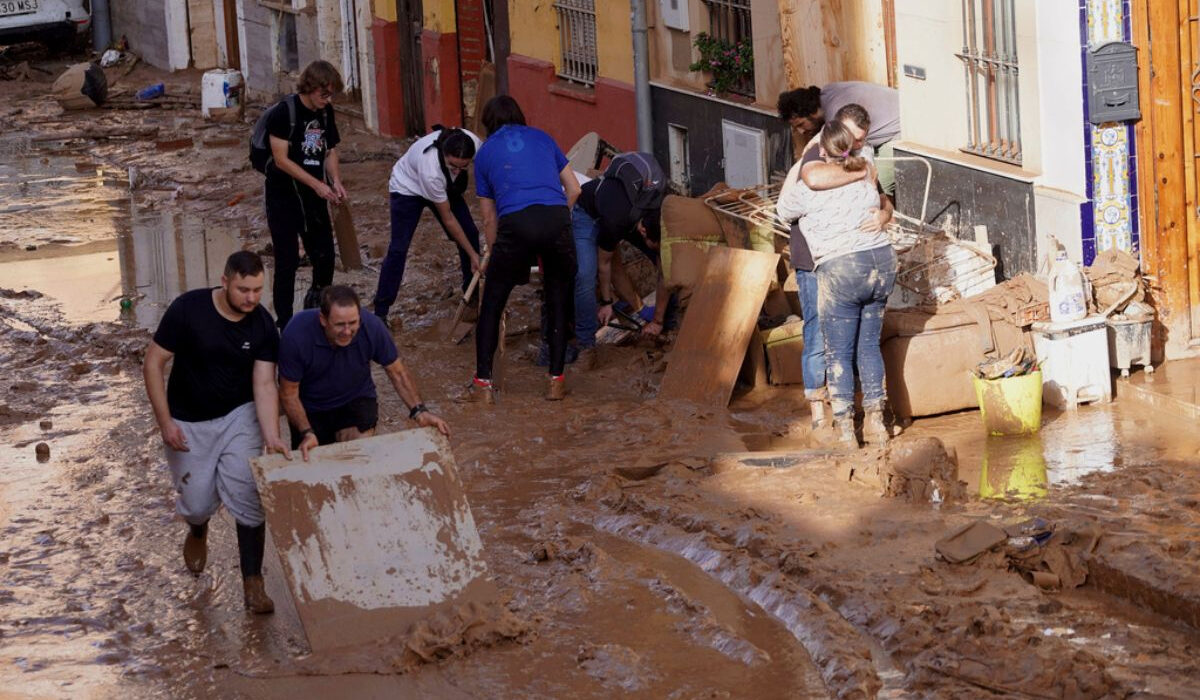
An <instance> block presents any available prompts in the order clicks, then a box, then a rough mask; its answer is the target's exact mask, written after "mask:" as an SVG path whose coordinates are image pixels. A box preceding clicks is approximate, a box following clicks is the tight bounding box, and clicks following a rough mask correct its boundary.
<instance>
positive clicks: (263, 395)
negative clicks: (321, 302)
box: [142, 251, 291, 613]
mask: <svg viewBox="0 0 1200 700" xmlns="http://www.w3.org/2000/svg"><path fill="white" fill-rule="evenodd" d="M263 280H264V273H263V264H262V260H261V259H260V258H259V257H258V255H256V254H254V253H251V252H248V251H240V252H237V253H234V254H233V255H231V256H229V260H228V261H227V262H226V263H225V274H224V275H222V277H221V286H220V287H216V288H213V289H207V288H206V289H195V290H192V291H190V292H186V293H184V294H182V295H180V296H179V297H178V298H177V299H175V301H173V302H171V306H170V307H169V308H168V309H167V311H166V313H165V314H163V317H162V321H160V322H159V324H158V330H156V331H155V333H154V339H153V340H152V341H151V342H150V345H149V347H147V348H146V360H145V363H144V364H143V367H142V375H143V378H144V379H145V381H146V393H147V394H148V395H149V396H150V405H151V406H152V407H153V409H154V418H155V420H156V421H157V422H158V428H159V430H160V431H161V432H162V437H163V443H164V444H165V446H166V455H167V466H168V467H169V469H170V470H171V477H172V479H173V481H174V483H175V490H176V492H177V493H178V498H177V499H176V508H177V510H178V511H179V514H180V515H181V516H183V519H184V520H185V521H187V523H188V526H189V530H188V534H187V536H186V537H185V539H184V543H183V561H184V564H185V565H186V566H187V568H188V570H190V571H191V572H192V573H195V574H199V573H200V572H201V571H203V570H204V565H205V563H206V561H207V558H208V547H207V542H206V538H207V534H208V520H209V518H211V517H212V515H213V513H216V512H217V509H218V508H220V507H221V505H222V504H224V506H225V507H226V508H227V509H228V510H229V512H230V514H231V515H232V516H233V519H234V521H235V522H236V523H237V540H238V555H239V559H240V564H241V570H242V582H243V586H242V592H243V595H244V600H245V603H246V608H247V609H248V610H250V611H251V612H255V613H269V612H273V611H274V610H275V604H274V603H273V602H272V601H271V598H270V597H269V596H267V591H266V588H265V587H264V585H263V577H262V561H263V549H264V546H265V544H266V525H265V524H264V523H263V520H264V516H263V509H262V503H261V502H260V501H259V498H258V488H257V487H256V486H255V483H254V476H253V475H252V474H251V473H250V458H251V457H255V456H258V455H259V454H261V453H262V452H263V450H264V448H265V449H266V450H267V451H270V452H279V453H281V454H283V455H284V456H285V457H288V458H290V457H291V455H290V453H289V452H288V450H287V447H286V446H285V445H284V443H283V441H282V440H281V439H280V437H279V398H278V396H279V395H278V391H277V389H276V386H275V363H276V360H277V358H278V355H279V332H278V331H277V330H276V328H275V322H274V320H273V319H272V318H271V314H270V313H268V312H267V310H266V309H264V308H263V307H262V306H261V305H260V304H259V300H260V299H261V298H262V290H263ZM172 359H174V364H173V365H172V366H171V376H170V380H169V382H168V381H164V380H165V376H166V366H167V363H168V362H169V361H171V360H172Z"/></svg>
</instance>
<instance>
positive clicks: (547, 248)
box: [475, 178, 575, 379]
mask: <svg viewBox="0 0 1200 700" xmlns="http://www.w3.org/2000/svg"><path fill="white" fill-rule="evenodd" d="M481 179H482V178H481ZM534 258H540V259H541V261H542V276H543V277H542V287H543V289H544V290H545V293H546V311H547V315H548V317H549V319H550V327H549V328H548V329H547V331H546V336H547V341H548V343H549V345H550V374H551V376H559V375H561V374H562V373H563V368H564V367H565V366H566V354H567V338H568V337H570V335H571V333H572V332H573V331H572V325H571V319H572V312H573V309H572V307H573V306H574V303H573V299H574V291H575V239H574V238H573V237H572V235H571V212H570V210H569V209H567V208H566V207H565V206H543V205H534V206H531V207H525V208H524V209H521V210H519V211H517V212H516V213H514V214H508V215H505V216H501V217H500V221H499V226H498V229H497V232H496V245H495V247H493V248H492V259H491V262H490V263H488V270H487V272H488V276H487V284H485V285H484V287H483V299H482V303H481V305H480V309H479V322H478V324H477V326H476V329H475V376H476V377H478V378H479V379H491V378H492V361H493V357H494V355H495V354H496V347H497V345H498V344H499V342H500V316H501V315H502V314H503V313H504V307H505V306H506V305H507V304H508V295H509V294H511V293H512V290H513V287H515V286H516V285H518V284H521V283H522V280H524V279H527V277H528V274H529V265H530V263H531V262H532V261H533V260H534Z"/></svg>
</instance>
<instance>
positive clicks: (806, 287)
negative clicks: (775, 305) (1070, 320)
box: [796, 270, 825, 401]
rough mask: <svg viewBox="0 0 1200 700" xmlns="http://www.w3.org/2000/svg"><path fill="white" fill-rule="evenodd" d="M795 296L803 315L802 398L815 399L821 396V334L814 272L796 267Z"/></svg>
mask: <svg viewBox="0 0 1200 700" xmlns="http://www.w3.org/2000/svg"><path fill="white" fill-rule="evenodd" d="M796 295H797V296H799V297H800V313H801V314H803V315H804V354H803V355H801V356H800V367H801V370H802V374H803V375H804V397H805V398H807V399H808V400H809V401H816V400H818V399H821V398H823V397H824V395H825V337H824V335H822V333H821V315H820V313H819V311H818V305H817V273H816V272H810V271H807V270H796Z"/></svg>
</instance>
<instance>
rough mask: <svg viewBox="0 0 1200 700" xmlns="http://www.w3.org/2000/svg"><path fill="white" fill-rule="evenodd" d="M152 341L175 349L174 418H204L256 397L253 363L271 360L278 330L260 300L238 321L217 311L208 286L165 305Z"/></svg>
mask: <svg viewBox="0 0 1200 700" xmlns="http://www.w3.org/2000/svg"><path fill="white" fill-rule="evenodd" d="M154 342H155V343H157V344H158V345H159V347H161V348H162V349H164V350H166V351H167V352H171V353H174V354H175V361H174V363H173V364H172V366H171V376H170V378H169V379H168V380H167V405H168V407H169V408H170V409H171V417H172V418H174V419H175V420H177V421H191V422H197V421H208V420H212V419H214V418H220V417H221V416H224V415H226V414H228V413H229V412H230V411H232V410H234V409H235V408H237V407H238V406H241V405H242V404H245V403H247V402H252V401H254V383H253V374H254V363H255V362H257V361H263V362H271V363H274V362H275V361H276V359H277V358H278V356H279V333H278V331H276V330H275V325H274V323H273V322H272V320H271V314H269V313H267V310H266V309H264V308H263V307H261V306H258V307H256V308H255V309H254V311H253V312H251V313H249V314H247V315H246V317H245V318H243V319H242V320H240V321H236V322H235V321H230V320H229V319H227V318H225V317H224V316H222V315H221V314H220V313H219V312H218V311H217V306H216V304H215V303H213V299H212V290H211V289H195V290H192V291H190V292H185V293H184V294H181V295H180V296H179V297H178V298H177V299H175V301H173V302H171V305H170V306H169V307H167V311H166V313H164V314H163V317H162V320H161V321H159V324H158V329H157V330H156V331H155V332H154Z"/></svg>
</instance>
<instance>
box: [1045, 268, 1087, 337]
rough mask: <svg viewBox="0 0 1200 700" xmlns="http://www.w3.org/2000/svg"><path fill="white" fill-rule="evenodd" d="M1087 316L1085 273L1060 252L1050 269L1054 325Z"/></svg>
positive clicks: (1051, 315) (1051, 314) (1051, 305)
mask: <svg viewBox="0 0 1200 700" xmlns="http://www.w3.org/2000/svg"><path fill="white" fill-rule="evenodd" d="M1084 316H1087V300H1086V297H1085V296H1084V281H1083V273H1082V272H1080V270H1079V266H1078V265H1076V264H1075V263H1073V262H1071V261H1070V260H1068V259H1067V253H1066V251H1062V250H1060V251H1058V255H1057V256H1056V257H1055V259H1054V266H1053V267H1051V268H1050V320H1051V321H1053V322H1054V323H1063V322H1066V321H1078V320H1079V319H1081V318H1083V317H1084Z"/></svg>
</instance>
